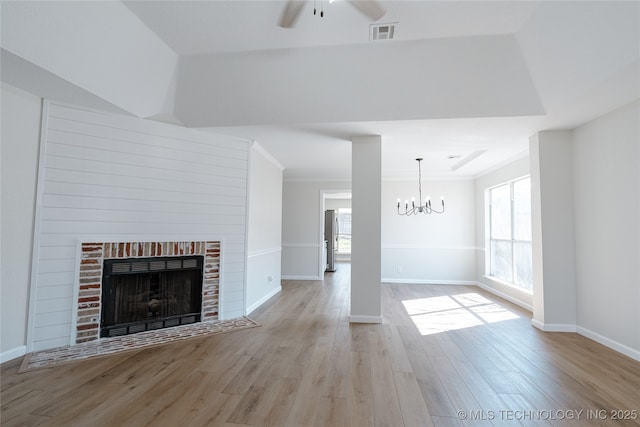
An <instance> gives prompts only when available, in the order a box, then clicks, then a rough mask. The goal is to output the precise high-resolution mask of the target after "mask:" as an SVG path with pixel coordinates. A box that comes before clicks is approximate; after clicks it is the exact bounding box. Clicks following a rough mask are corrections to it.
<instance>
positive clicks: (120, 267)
mask: <svg viewBox="0 0 640 427" xmlns="http://www.w3.org/2000/svg"><path fill="white" fill-rule="evenodd" d="M129 270H130V266H129V264H128V263H118V264H115V263H114V264H113V270H112V271H113V272H114V273H128V272H129Z"/></svg>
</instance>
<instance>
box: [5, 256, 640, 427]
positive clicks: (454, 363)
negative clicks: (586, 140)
mask: <svg viewBox="0 0 640 427" xmlns="http://www.w3.org/2000/svg"><path fill="white" fill-rule="evenodd" d="M349 275H350V272H349V264H339V265H338V271H336V272H335V273H328V274H327V276H326V280H325V281H324V282H299V281H284V282H283V291H282V292H281V293H280V294H279V295H277V296H276V297H274V298H272V299H271V300H270V301H269V302H267V303H266V304H265V305H264V306H262V307H261V308H260V309H259V310H258V311H256V312H254V313H252V316H251V317H253V318H254V319H256V320H257V321H258V322H260V323H261V324H262V326H261V327H259V328H253V329H247V330H243V331H237V332H232V333H228V334H222V335H215V336H211V337H206V338H195V339H191V340H186V341H182V342H179V343H174V344H167V345H163V346H159V347H155V348H150V349H144V350H139V351H135V352H129V353H123V354H116V355H110V356H104V357H100V358H95V359H91V360H86V361H80V362H74V363H70V364H66V365H62V366H58V367H51V368H46V369H41V370H35V371H29V372H26V373H23V374H17V370H18V367H19V364H20V359H18V360H15V361H11V362H8V363H5V364H3V365H2V370H1V375H2V378H1V383H2V391H1V395H0V398H1V412H0V420H1V424H2V426H5V427H11V426H35V425H38V426H147V425H153V426H246V425H255V426H295V427H300V426H356V427H360V426H362V427H366V426H461V425H474V426H475V425H478V426H485V425H486V426H492V425H495V426H520V425H524V426H541V425H543V426H578V425H580V426H584V425H594V426H609V425H610V426H631V425H636V426H637V425H640V414H639V413H638V412H640V363H638V362H636V361H633V360H631V359H629V358H627V357H625V356H622V355H620V354H618V353H616V352H614V351H612V350H610V349H608V348H606V347H603V346H601V345H599V344H597V343H595V342H593V341H590V340H588V339H586V338H584V337H581V336H579V335H576V334H566V333H547V334H545V333H542V332H540V331H538V330H536V329H535V328H533V327H532V326H531V325H530V314H529V313H527V312H526V311H524V310H522V309H520V308H518V307H516V306H514V305H512V304H510V303H508V302H505V301H504V300H501V299H499V298H497V297H495V296H493V295H491V294H488V293H486V292H484V291H482V290H480V289H478V288H475V287H467V286H432V285H399V284H394V285H390V284H384V285H383V286H382V293H383V318H384V322H383V324H381V325H363V324H349V323H348V320H347V318H348V314H349V298H350V295H349ZM580 411H582V412H580ZM612 411H619V412H612ZM624 411H628V412H624ZM633 411H635V412H633ZM634 414H635V416H634ZM616 415H617V416H619V417H623V418H625V417H626V418H635V419H626V420H625V419H623V420H614V419H612V417H613V416H616Z"/></svg>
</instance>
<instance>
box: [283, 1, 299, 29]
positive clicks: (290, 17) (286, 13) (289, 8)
mask: <svg viewBox="0 0 640 427" xmlns="http://www.w3.org/2000/svg"><path fill="white" fill-rule="evenodd" d="M304 4H305V2H304V1H300V0H289V1H288V2H287V5H286V6H285V7H284V10H283V11H282V16H281V17H280V22H279V23H278V26H280V27H282V28H291V27H293V24H295V23H296V20H297V19H298V16H300V12H301V11H302V8H303V7H304Z"/></svg>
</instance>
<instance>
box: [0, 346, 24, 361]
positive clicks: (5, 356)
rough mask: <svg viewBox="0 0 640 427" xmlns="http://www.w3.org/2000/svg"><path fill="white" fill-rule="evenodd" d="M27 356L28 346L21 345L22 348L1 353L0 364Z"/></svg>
mask: <svg viewBox="0 0 640 427" xmlns="http://www.w3.org/2000/svg"><path fill="white" fill-rule="evenodd" d="M25 354H27V346H26V345H21V346H20V347H16V348H12V349H11V350H7V351H4V352H2V353H0V363H4V362H8V361H9V360H13V359H15V358H16V357H21V356H24V355H25Z"/></svg>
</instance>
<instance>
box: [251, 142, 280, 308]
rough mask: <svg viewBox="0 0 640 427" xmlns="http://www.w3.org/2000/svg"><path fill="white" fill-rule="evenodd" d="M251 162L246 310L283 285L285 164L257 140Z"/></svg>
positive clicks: (255, 306) (274, 292)
mask: <svg viewBox="0 0 640 427" xmlns="http://www.w3.org/2000/svg"><path fill="white" fill-rule="evenodd" d="M250 163H251V165H250V172H249V232H248V258H247V296H246V307H247V310H246V312H247V313H251V312H252V311H253V310H255V309H256V308H258V307H259V306H260V305H261V304H262V303H264V302H265V301H266V300H268V299H269V298H270V297H271V296H273V295H275V294H276V293H277V292H279V291H280V290H281V289H282V288H281V286H280V279H281V263H282V259H281V258H282V166H280V165H279V164H277V163H275V162H274V161H273V160H272V159H271V158H270V156H269V155H268V154H266V153H265V152H264V151H263V150H261V149H257V146H256V144H254V146H253V148H252V149H251V162H250Z"/></svg>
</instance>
